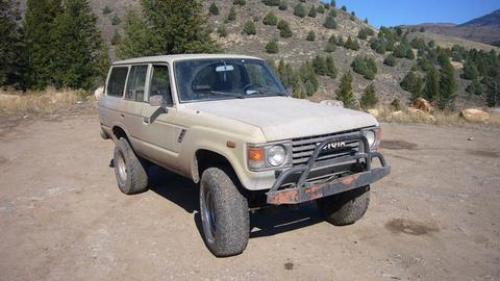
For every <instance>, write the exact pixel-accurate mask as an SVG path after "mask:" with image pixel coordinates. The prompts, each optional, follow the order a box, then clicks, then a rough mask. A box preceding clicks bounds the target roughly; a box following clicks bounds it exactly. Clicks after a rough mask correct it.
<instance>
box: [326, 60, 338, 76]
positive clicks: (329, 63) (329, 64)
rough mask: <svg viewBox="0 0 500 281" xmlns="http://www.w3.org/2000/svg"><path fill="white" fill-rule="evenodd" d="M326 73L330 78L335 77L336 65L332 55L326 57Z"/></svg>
mask: <svg viewBox="0 0 500 281" xmlns="http://www.w3.org/2000/svg"><path fill="white" fill-rule="evenodd" d="M326 75H328V76H329V77H330V78H332V79H335V78H337V67H336V66H335V62H334V60H333V57H332V56H327V57H326Z"/></svg>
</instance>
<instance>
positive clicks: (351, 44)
mask: <svg viewBox="0 0 500 281" xmlns="http://www.w3.org/2000/svg"><path fill="white" fill-rule="evenodd" d="M344 47H346V48H347V49H351V50H354V51H357V50H359V42H358V40H356V39H354V40H353V39H352V38H351V36H349V37H348V38H347V41H345V44H344Z"/></svg>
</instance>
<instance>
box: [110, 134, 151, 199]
mask: <svg viewBox="0 0 500 281" xmlns="http://www.w3.org/2000/svg"><path fill="white" fill-rule="evenodd" d="M113 166H114V168H115V176H116V181H117V183H118V188H120V191H121V192H123V193H125V194H136V193H141V192H144V191H146V190H147V189H148V174H147V172H146V169H145V165H144V163H143V162H141V160H140V159H139V158H138V157H137V155H135V153H134V150H133V149H132V147H131V146H130V144H129V143H128V141H127V139H125V138H120V139H119V140H118V141H117V143H116V146H115V151H114V155H113Z"/></svg>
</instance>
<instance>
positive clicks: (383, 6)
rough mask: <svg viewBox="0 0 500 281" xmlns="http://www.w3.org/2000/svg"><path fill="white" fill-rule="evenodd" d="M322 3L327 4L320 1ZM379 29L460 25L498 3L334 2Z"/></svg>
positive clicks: (452, 0)
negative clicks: (440, 24) (423, 25)
mask: <svg viewBox="0 0 500 281" xmlns="http://www.w3.org/2000/svg"><path fill="white" fill-rule="evenodd" d="M323 2H330V1H327V0H323ZM342 5H346V7H347V10H348V11H349V12H350V11H353V10H354V11H355V12H356V15H357V16H358V17H359V18H361V19H364V18H368V20H369V21H370V24H372V25H374V26H376V27H380V26H381V25H383V26H395V25H401V24H418V23H428V22H433V23H434V22H439V23H464V22H466V21H469V20H471V19H474V18H477V17H480V16H483V15H485V14H489V13H490V12H493V11H494V10H496V9H500V0H420V1H416V0H413V1H410V0H392V1H391V0H337V7H341V6H342Z"/></svg>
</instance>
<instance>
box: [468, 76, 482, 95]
mask: <svg viewBox="0 0 500 281" xmlns="http://www.w3.org/2000/svg"><path fill="white" fill-rule="evenodd" d="M465 90H466V91H467V93H469V94H471V95H476V96H481V95H482V94H483V92H484V87H483V85H482V84H481V82H479V79H474V80H472V83H470V84H469V86H467V88H466V89H465Z"/></svg>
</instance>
